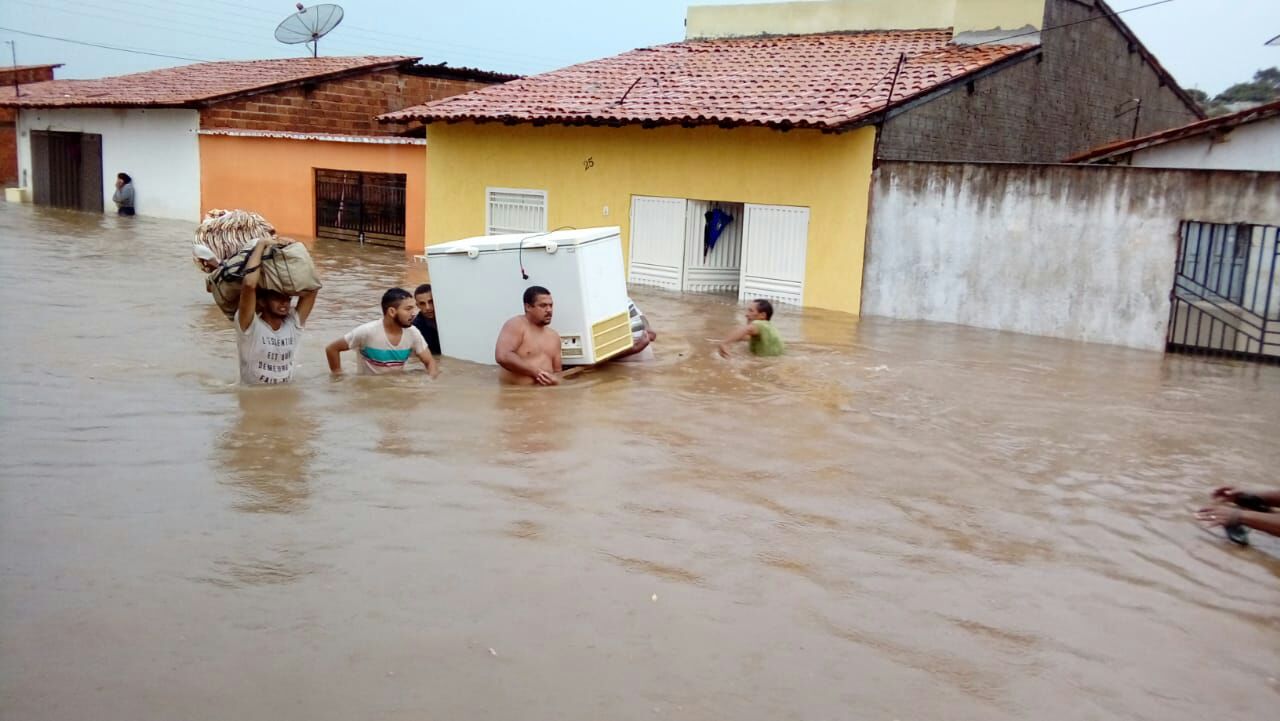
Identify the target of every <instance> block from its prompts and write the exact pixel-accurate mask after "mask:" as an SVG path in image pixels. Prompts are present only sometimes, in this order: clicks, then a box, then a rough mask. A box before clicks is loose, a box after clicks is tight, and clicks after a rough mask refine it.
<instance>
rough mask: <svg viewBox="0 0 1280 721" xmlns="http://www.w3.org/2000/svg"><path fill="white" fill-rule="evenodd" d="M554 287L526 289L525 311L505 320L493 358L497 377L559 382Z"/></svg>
mask: <svg viewBox="0 0 1280 721" xmlns="http://www.w3.org/2000/svg"><path fill="white" fill-rule="evenodd" d="M553 306H554V304H553V302H552V300H551V291H549V290H547V289H546V288H543V287H542V286H540V285H534V286H530V287H529V289H528V290H526V291H525V292H524V315H518V316H516V317H514V318H512V319H511V320H509V321H507V322H506V323H503V324H502V332H500V333H498V342H497V344H496V345H495V346H494V349H493V359H494V360H495V361H496V362H497V363H498V365H500V366H502V370H500V371H498V377H499V379H501V381H502V382H503V383H510V384H513V385H525V386H528V385H533V384H535V383H536V384H538V385H540V386H554V385H558V384H559V383H560V376H559V373H560V367H561V366H560V334H559V333H557V332H555V330H554V329H552V327H551V311H552V308H553Z"/></svg>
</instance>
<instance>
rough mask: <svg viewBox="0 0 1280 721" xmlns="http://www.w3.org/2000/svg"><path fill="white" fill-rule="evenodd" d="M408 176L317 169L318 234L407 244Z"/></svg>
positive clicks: (401, 246)
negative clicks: (405, 213) (405, 231)
mask: <svg viewBox="0 0 1280 721" xmlns="http://www.w3.org/2000/svg"><path fill="white" fill-rule="evenodd" d="M404 206H405V176H404V175H401V174H393V173H362V172H359V171H354V170H327V169H323V168H316V237H317V238H332V239H334V240H353V241H356V242H360V243H371V244H373V245H387V246H392V247H395V248H403V247H404Z"/></svg>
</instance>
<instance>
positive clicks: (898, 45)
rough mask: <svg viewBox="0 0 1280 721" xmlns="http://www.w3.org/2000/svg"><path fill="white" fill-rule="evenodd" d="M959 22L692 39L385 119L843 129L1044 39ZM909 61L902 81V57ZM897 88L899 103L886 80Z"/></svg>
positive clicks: (395, 114)
mask: <svg viewBox="0 0 1280 721" xmlns="http://www.w3.org/2000/svg"><path fill="white" fill-rule="evenodd" d="M950 40H951V31H950V30H905V31H876V32H859V33H830V34H818V35H788V36H772V37H757V38H735V39H721V40H694V41H687V42H679V43H672V44H670V45H659V46H657V47H652V48H642V49H640V50H633V51H631V52H628V53H623V54H622V55H615V56H613V57H609V58H604V59H602V60H595V61H592V62H588V63H583V64H581V65H574V66H571V67H567V68H563V69H560V70H555V71H552V72H549V73H545V74H542V75H536V76H532V77H528V78H522V79H519V80H513V81H512V82H509V83H506V84H503V85H495V86H493V87H490V88H484V89H481V90H477V91H475V92H472V93H467V94H465V95H458V96H454V97H451V98H446V99H443V100H438V101H435V102H432V103H427V104H425V105H418V106H414V107H411V108H406V109H404V110H400V111H397V112H394V113H387V114H385V115H382V116H379V120H382V121H384V122H404V121H409V120H423V121H426V122H433V121H459V120H475V121H502V122H508V123H521V122H554V123H569V124H627V123H640V124H646V125H670V124H682V125H690V124H714V125H725V126H731V125H763V126H769V127H776V128H792V127H796V128H821V129H838V128H841V127H846V126H852V125H856V124H858V123H859V122H860V121H861V120H863V119H865V118H867V117H868V116H871V115H873V114H875V113H878V112H880V111H882V110H884V109H885V108H886V105H887V104H889V105H896V104H899V103H902V102H903V101H906V100H909V99H911V98H913V97H917V96H919V95H921V94H923V93H926V92H928V91H930V90H933V89H936V88H939V87H941V86H943V85H946V84H948V83H951V82H954V81H956V80H958V79H960V78H963V77H965V76H967V75H969V74H971V73H974V72H976V71H979V70H981V69H983V68H986V67H989V66H991V65H993V64H995V63H998V62H999V61H1001V60H1004V59H1007V58H1011V57H1013V56H1016V55H1019V54H1022V53H1027V52H1030V51H1031V50H1033V49H1034V48H1035V47H1036V46H1028V45H981V46H963V45H953V44H951V43H950ZM902 53H905V54H906V55H907V61H906V63H905V64H904V65H903V67H902V70H901V72H900V73H899V74H898V76H897V79H896V82H895V81H894V75H895V68H896V67H897V64H898V57H899V55H900V54H902ZM891 85H892V86H893V88H894V89H893V98H892V103H887V101H889V97H888V96H889V88H890V86H891Z"/></svg>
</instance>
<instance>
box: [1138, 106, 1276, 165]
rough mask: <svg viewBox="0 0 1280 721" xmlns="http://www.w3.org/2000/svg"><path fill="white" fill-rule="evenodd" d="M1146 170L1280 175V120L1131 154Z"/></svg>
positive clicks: (1269, 120)
mask: <svg viewBox="0 0 1280 721" xmlns="http://www.w3.org/2000/svg"><path fill="white" fill-rule="evenodd" d="M1130 162H1131V164H1132V165H1137V166H1141V167H1144V168H1204V169H1207V168H1214V169H1217V170H1270V171H1280V117H1271V118H1267V119H1266V120H1259V121H1258V122H1256V123H1249V124H1248V125H1241V126H1239V127H1237V128H1234V129H1232V130H1231V131H1230V132H1228V133H1226V134H1225V135H1221V136H1219V135H1217V134H1215V133H1206V134H1204V135H1197V136H1195V137H1193V138H1187V139H1186V140H1179V141H1176V142H1172V143H1165V144H1164V145H1156V146H1153V147H1151V148H1147V149H1145V150H1139V151H1136V152H1134V153H1132V154H1131V160H1130Z"/></svg>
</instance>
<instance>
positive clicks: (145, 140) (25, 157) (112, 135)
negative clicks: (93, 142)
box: [18, 108, 200, 221]
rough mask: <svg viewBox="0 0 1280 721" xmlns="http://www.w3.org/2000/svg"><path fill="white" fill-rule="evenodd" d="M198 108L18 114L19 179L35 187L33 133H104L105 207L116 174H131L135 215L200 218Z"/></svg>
mask: <svg viewBox="0 0 1280 721" xmlns="http://www.w3.org/2000/svg"><path fill="white" fill-rule="evenodd" d="M199 126H200V114H199V112H198V111H196V110H170V109H152V110H145V109H107V108H68V109H62V108H58V109H33V110H20V111H19V112H18V182H19V183H21V184H22V185H23V186H24V187H28V188H30V187H33V185H32V179H31V131H32V130H61V131H67V132H80V133H98V134H100V135H101V136H102V192H103V203H102V207H103V209H104V210H105V211H106V212H108V213H114V212H115V204H114V203H112V202H111V194H112V193H113V192H115V182H116V173H120V172H125V173H128V174H129V175H130V176H131V177H132V178H133V186H134V193H135V195H136V206H135V207H136V208H137V211H138V215H149V216H155V217H159V218H176V219H179V220H191V221H196V220H199V219H200V142H199V136H198V134H197V131H198V130H199Z"/></svg>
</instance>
